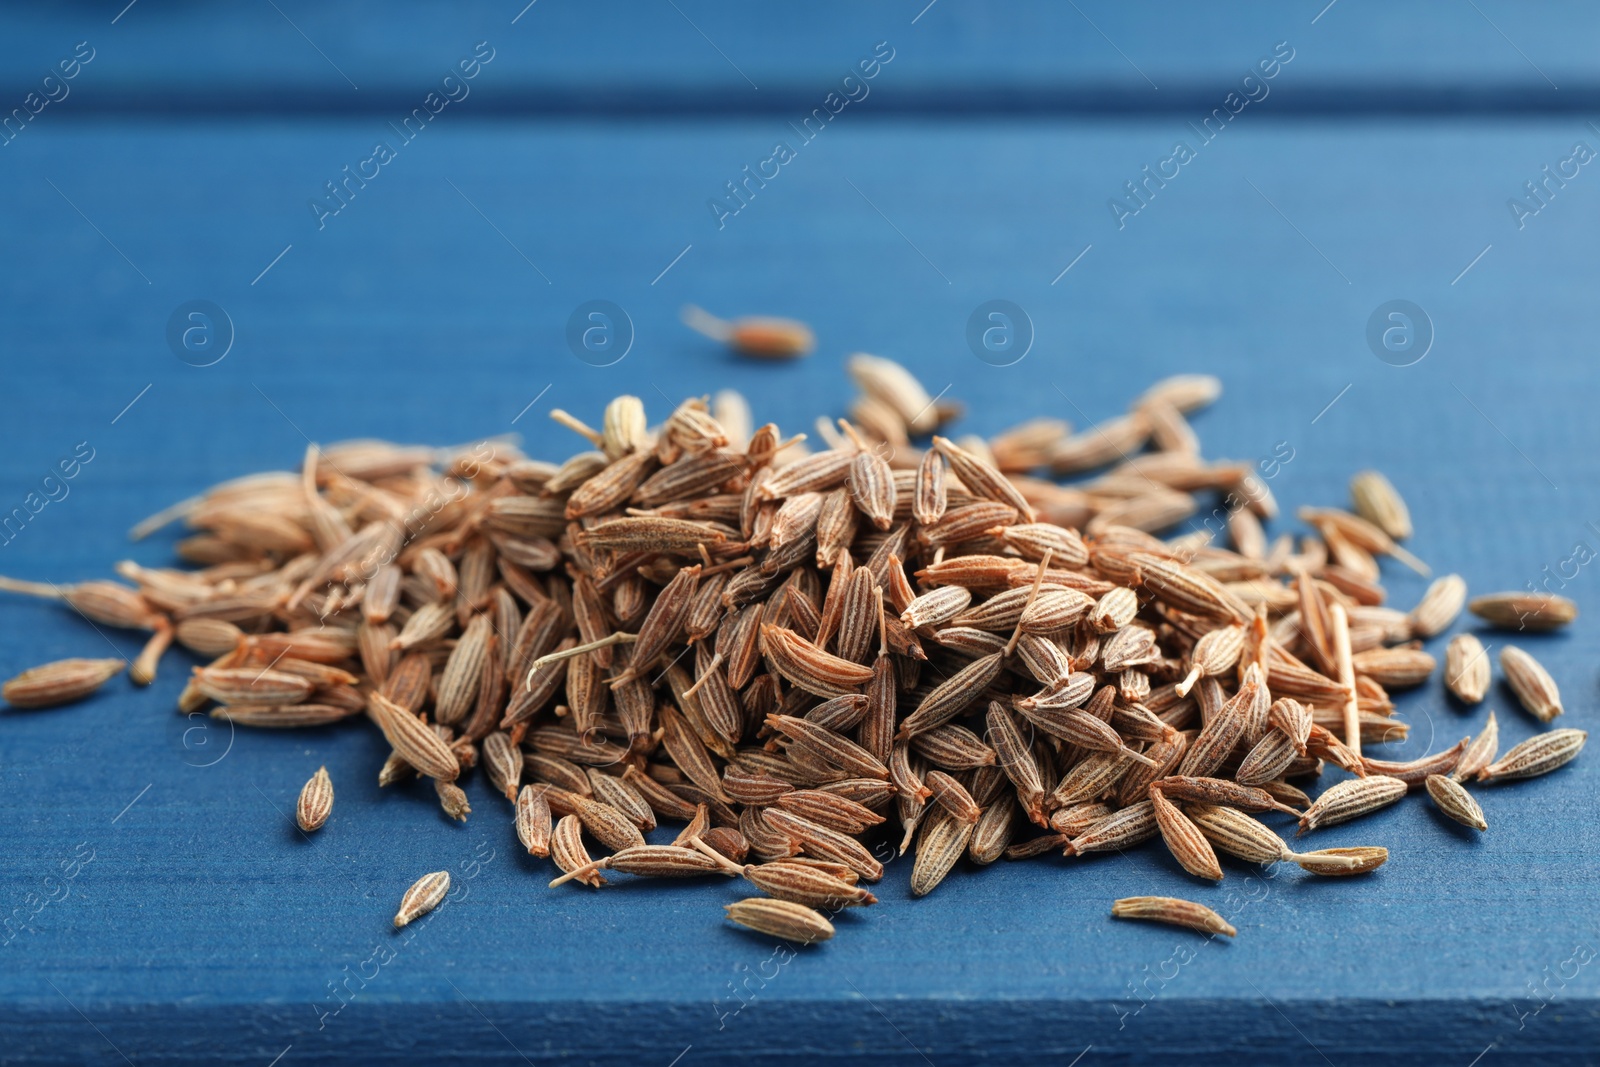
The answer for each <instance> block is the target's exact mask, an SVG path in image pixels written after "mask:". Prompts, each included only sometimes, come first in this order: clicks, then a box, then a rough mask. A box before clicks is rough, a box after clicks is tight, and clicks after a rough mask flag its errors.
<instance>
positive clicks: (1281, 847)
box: [1185, 804, 1292, 865]
mask: <svg viewBox="0 0 1600 1067" xmlns="http://www.w3.org/2000/svg"><path fill="white" fill-rule="evenodd" d="M1185 814H1187V815H1188V816H1189V818H1190V820H1191V821H1192V822H1193V823H1194V825H1195V826H1197V827H1199V829H1200V832H1201V833H1203V834H1204V835H1205V836H1206V839H1207V840H1209V841H1210V842H1211V843H1212V844H1213V845H1215V846H1216V847H1217V848H1220V849H1222V851H1224V852H1226V853H1228V855H1230V856H1237V857H1238V858H1239V859H1242V860H1245V861H1247V862H1250V863H1260V864H1263V865H1265V864H1269V863H1276V862H1277V861H1279V860H1283V859H1288V858H1289V857H1290V856H1291V855H1292V853H1291V852H1290V850H1289V846H1288V845H1286V844H1284V842H1283V839H1282V838H1280V837H1279V836H1278V835H1277V834H1275V833H1273V832H1272V831H1271V830H1269V829H1267V827H1265V826H1263V825H1262V824H1261V823H1260V822H1258V821H1257V820H1255V819H1252V818H1251V817H1250V816H1248V815H1246V814H1245V813H1244V812H1242V811H1240V810H1238V809H1237V808H1230V807H1227V806H1225V805H1220V804H1191V805H1189V807H1188V808H1187V809H1186V810H1185Z"/></svg>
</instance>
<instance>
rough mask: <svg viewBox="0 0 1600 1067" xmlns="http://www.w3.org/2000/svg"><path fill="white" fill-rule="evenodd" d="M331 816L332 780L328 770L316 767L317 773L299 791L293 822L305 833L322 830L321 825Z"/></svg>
mask: <svg viewBox="0 0 1600 1067" xmlns="http://www.w3.org/2000/svg"><path fill="white" fill-rule="evenodd" d="M332 814H333V779H332V778H329V777H328V768H326V767H318V768H317V773H316V774H313V775H312V776H311V780H310V781H308V782H306V784H305V785H304V786H303V787H301V789H300V800H299V801H298V803H296V804H295V808H294V818H295V822H297V823H299V824H300V829H302V830H304V831H305V832H306V833H308V834H309V833H311V832H312V831H313V830H320V829H322V824H323V823H325V822H327V821H328V816H329V815H332Z"/></svg>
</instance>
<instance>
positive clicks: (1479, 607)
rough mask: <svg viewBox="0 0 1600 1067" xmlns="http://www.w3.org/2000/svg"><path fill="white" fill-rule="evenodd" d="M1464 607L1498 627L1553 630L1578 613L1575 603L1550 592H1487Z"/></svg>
mask: <svg viewBox="0 0 1600 1067" xmlns="http://www.w3.org/2000/svg"><path fill="white" fill-rule="evenodd" d="M1467 609H1468V610H1469V611H1471V612H1472V613H1473V614H1474V615H1476V616H1478V618H1480V619H1483V620H1484V621H1485V622H1488V623H1490V624H1491V625H1494V626H1498V627H1499V628H1500V629H1502V630H1519V631H1532V632H1535V633H1537V632H1540V631H1543V630H1557V629H1560V628H1561V627H1563V626H1565V625H1566V624H1567V623H1569V622H1571V621H1572V620H1573V619H1576V618H1577V617H1578V605H1576V604H1574V603H1573V602H1572V601H1570V600H1568V599H1567V598H1566V597H1564V596H1556V595H1555V594H1554V593H1491V594H1489V595H1488V596H1480V597H1474V598H1473V599H1472V602H1471V603H1469V604H1468V605H1467Z"/></svg>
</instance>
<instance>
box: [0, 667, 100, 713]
mask: <svg viewBox="0 0 1600 1067" xmlns="http://www.w3.org/2000/svg"><path fill="white" fill-rule="evenodd" d="M127 665H128V661H127V660H122V659H60V660H56V661H55V662H54V663H45V664H41V665H40V666H38V667H30V668H28V669H27V670H25V671H23V672H22V673H21V674H19V675H17V676H16V677H15V678H12V679H11V680H9V681H8V682H6V683H5V686H4V688H3V689H0V694H3V695H4V696H5V698H6V702H7V703H8V704H10V705H11V706H12V707H14V708H50V707H54V706H56V705H57V704H70V703H72V702H73V701H74V700H82V699H83V698H84V697H86V696H88V695H89V694H90V693H93V692H94V691H95V690H96V689H99V688H100V687H101V686H102V685H104V684H105V683H106V682H107V681H109V680H110V679H111V677H112V676H113V675H115V674H118V673H120V672H121V671H122V669H123V668H124V667H126V666H127Z"/></svg>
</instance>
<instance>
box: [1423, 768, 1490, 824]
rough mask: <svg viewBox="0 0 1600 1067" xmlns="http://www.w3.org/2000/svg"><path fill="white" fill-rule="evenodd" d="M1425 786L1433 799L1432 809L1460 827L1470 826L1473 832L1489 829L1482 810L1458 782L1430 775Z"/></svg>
mask: <svg viewBox="0 0 1600 1067" xmlns="http://www.w3.org/2000/svg"><path fill="white" fill-rule="evenodd" d="M1425 784H1426V786H1427V789H1428V796H1430V797H1431V798H1433V804H1434V807H1436V808H1438V809H1439V810H1440V811H1442V812H1444V813H1445V814H1446V815H1448V816H1449V817H1450V818H1452V819H1454V820H1455V821H1456V822H1458V823H1460V824H1461V825H1462V826H1470V827H1472V828H1473V829H1474V830H1487V829H1488V828H1489V823H1488V820H1486V819H1485V818H1484V817H1483V809H1482V808H1481V807H1479V806H1478V802H1477V801H1476V800H1474V799H1473V796H1472V794H1471V793H1469V792H1467V790H1466V787H1465V786H1463V785H1462V784H1461V783H1460V782H1458V781H1456V780H1455V779H1454V778H1448V777H1446V776H1444V775H1442V774H1430V775H1428V777H1427V779H1426V782H1425Z"/></svg>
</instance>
